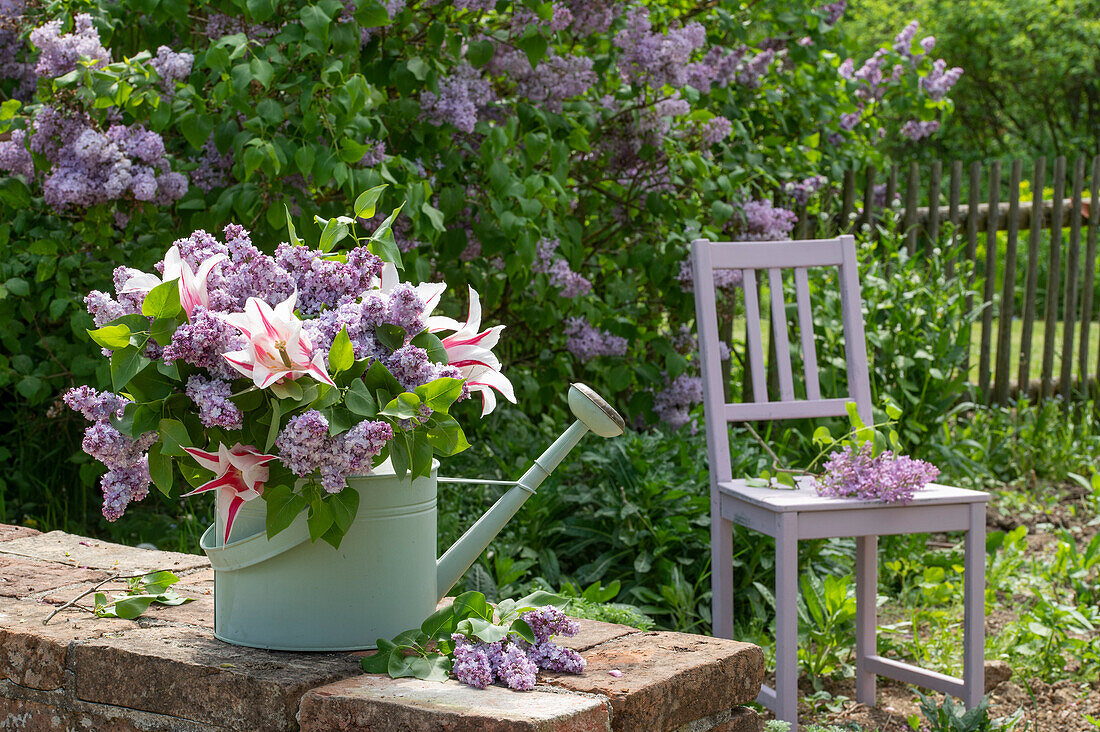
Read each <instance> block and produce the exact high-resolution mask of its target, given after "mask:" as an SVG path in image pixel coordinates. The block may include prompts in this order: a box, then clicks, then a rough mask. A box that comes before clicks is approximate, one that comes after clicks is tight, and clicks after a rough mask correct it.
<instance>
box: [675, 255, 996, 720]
mask: <svg viewBox="0 0 1100 732" xmlns="http://www.w3.org/2000/svg"><path fill="white" fill-rule="evenodd" d="M692 264H693V266H694V274H695V278H694V279H695V313H696V326H697V328H698V332H699V347H700V355H701V359H702V372H703V404H704V410H705V414H706V424H707V449H708V454H709V458H710V488H711V490H710V496H711V502H710V510H711V560H712V562H711V576H712V580H711V581H712V586H713V591H714V598H713V606H714V610H713V620H714V635H716V636H720V637H725V638H731V637H732V636H733V541H732V532H733V524H734V523H735V522H736V523H738V524H741V525H742V526H746V527H748V528H751V529H754V530H756V531H760V532H762V533H764V534H767V535H769V536H773V537H775V549H776V563H775V604H776V608H775V609H776V621H775V623H776V644H775V667H776V674H775V675H776V688H775V689H774V690H773V689H771V688H769V687H767V686H763V687H762V688H761V690H760V696H759V697H758V698H757V701H758V702H759V703H761V704H763V705H764V706H766V707H768V708H769V709H771V710H772V711H773V712H774V713H775V715H776V717H777V718H778V719H780V720H783V721H787V722H791V723H793V725H794V727H795V729H797V724H798V658H797V649H798V615H797V601H798V541H799V539H823V538H830V537H848V536H851V537H855V540H856V602H857V610H856V698H857V700H858V701H860V702H862V703H864V704H868V705H874V703H875V681H876V676H886V677H889V678H893V679H897V680H900V681H903V682H906V683H911V684H915V685H917V686H922V687H926V688H930V689H935V690H937V691H941V692H943V693H945V694H951V695H953V696H956V697H959V698H961V699H962V700H963V702H964V703H965V704H966V705H967V707H973V706H975V705H976V704H978V703H979V702H980V701H981V698H982V693H983V667H982V663H983V652H984V648H985V634H984V622H985V504H986V502H987V501H988V500H989V495H988V494H987V493H981V492H978V491H969V490H963V489H961V488H952V487H949V486H941V485H930V486H928V487H927V488H925V489H924V490H922V491H919V492H918V493H917V497H916V498H915V499H914V500H913V501H912V502H910V503H909V504H906V505H900V504H885V503H881V502H877V501H865V500H859V499H851V498H825V497H822V496H819V495H818V494H817V492H816V491H815V490H813V488H812V487H811V486H809V485H806V484H802V485H800V486H799V488H798V489H797V490H777V489H771V488H757V487H750V486H748V485H746V482H745V481H744V480H738V479H735V478H734V477H733V475H732V474H731V466H730V454H729V439H728V423H729V422H744V421H755V420H780V419H799V418H811V417H829V416H843V415H845V414H846V405H847V403H848V402H850V401H854V402H855V404H856V407H857V409H858V412H859V415H860V417H861V419H863V421H864V422H865V423H866V424H872V415H871V389H870V380H869V376H868V370H867V353H866V346H865V343H864V332H863V316H862V307H861V300H860V289H859V273H858V266H857V262H856V249H855V241H854V240H853V238H852V237H851V236H842V237H840V238H837V239H822V240H814V241H790V242H726V243H714V242H709V241H703V240H699V241H696V242H694V244H693V252H692ZM817 267H834V268H837V271H838V273H839V288H840V297H841V308H842V321H843V326H844V342H845V360H846V362H847V383H848V393H847V394H845V395H843V396H838V397H833V398H826V397H823V396H822V394H821V384H820V380H819V376H818V368H817V351H816V347H815V342H814V322H813V314H812V309H811V303H810V288H809V278H808V273H807V270H808V269H809V268H817ZM721 269H733V270H741V272H742V285H741V286H742V291H743V294H744V298H743V306H744V316H745V321H746V326H745V334H746V335H745V345H746V351H747V358H746V362H747V365H748V369H749V371H750V373H751V386H752V399H751V401H744V402H741V403H733V404H729V403H726V398H725V396H724V394H723V388H722V382H723V370H722V364H721V356H720V355H719V351H720V348H719V334H718V318H717V306H716V301H715V287H714V271H715V270H721ZM762 270H763V271H766V272H767V282H768V289H769V290H770V300H771V314H772V317H771V322H772V337H773V343H774V346H775V347H774V356H773V358H774V359H775V362H776V363H775V369H774V370H775V375H776V377H777V379H776V380H777V382H778V389H779V394H778V400H777V401H771V400H769V395H768V385H767V379H766V373H767V372H766V371H765V365H764V346H763V331H762V329H761V321H760V303H759V292H758V287H757V273H758V272H760V271H762ZM784 270H794V271H793V282H794V293H795V302H796V304H797V313H798V319H797V321H798V322H797V326H798V330H799V336H800V338H799V340H800V343H801V346H802V349H801V353H802V357H801V360H802V364H803V370H804V380H803V381H804V389H803V390H802V391H804V396H803V397H802V398H798V397H796V394H795V391H796V389H795V382H794V378H793V375H792V368H791V347H790V339H789V337H788V329H789V327H790V325H789V323H788V318H787V308H786V302H785V299H784V275H783V271H784ZM942 531H965V532H966V558H965V569H964V580H965V590H964V596H965V610H964V626H965V627H964V633H965V647H964V650H963V677H962V678H961V679H959V678H954V677H951V676H946V675H943V674H939V673H935V672H932V671H928V670H926V669H922V668H918V667H916V666H912V665H910V664H906V663H901V662H899V661H895V660H892V659H888V658H884V657H882V656H879V655H878V649H877V632H876V630H877V611H876V595H877V587H878V557H877V552H878V537H879V536H883V535H889V534H915V533H924V532H942Z"/></svg>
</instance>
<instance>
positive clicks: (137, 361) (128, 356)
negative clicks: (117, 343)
mask: <svg viewBox="0 0 1100 732" xmlns="http://www.w3.org/2000/svg"><path fill="white" fill-rule="evenodd" d="M148 365H149V359H147V358H145V356H142V355H141V349H139V348H137V347H136V346H127V347H126V348H123V349H121V350H118V351H115V352H114V353H112V354H111V385H112V386H113V387H114V390H115V391H122V389H123V388H124V387H125V386H126V385H127V384H128V383H130V379H132V378H134V377H135V376H137V375H138V374H139V373H140V372H141V371H142V369H144V368H145V367H146V366H148Z"/></svg>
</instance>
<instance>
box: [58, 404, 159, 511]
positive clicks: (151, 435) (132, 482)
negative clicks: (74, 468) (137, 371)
mask: <svg viewBox="0 0 1100 732" xmlns="http://www.w3.org/2000/svg"><path fill="white" fill-rule="evenodd" d="M63 399H64V401H65V404H66V405H68V407H69V408H70V409H73V410H75V411H77V412H80V413H81V414H83V415H84V417H85V418H86V419H87V420H88V421H90V422H92V425H91V426H90V427H88V428H87V430H85V431H84V440H83V442H82V443H81V447H83V449H84V452H86V453H87V454H88V455H90V456H92V457H93V458H95V459H96V460H98V461H99V462H101V463H103V464H104V465H105V466H106V467H107V473H106V474H105V475H104V476H103V479H102V481H101V483H100V487H101V489H102V491H103V516H104V518H106V519H107V520H108V521H116V520H117V519H118V518H119V517H120V516H121V515H122V513H123V511H125V510H126V506H128V505H129V504H130V502H131V501H140V500H142V499H143V498H145V496H147V495H149V483H150V482H151V478H150V477H149V461H148V457H147V456H146V455H145V451H146V450H148V449H149V448H150V447H151V446H152V445H153V443H155V442H156V441H157V439H158V435H157V433H156V432H146V433H144V434H142V435H141V436H139V437H138V438H137V439H131V438H130V437H127V436H126V435H124V434H122V433H121V432H119V431H118V430H117V429H115V427H114V426H113V425H112V424H111V423H110V421H109V420H110V418H111V417H112V416H121V413H122V410H123V409H124V408H125V406H126V403H127V402H126V400H124V399H122V398H120V397H118V396H115V395H114V394H111V393H108V392H97V391H96V390H95V389H92V388H90V387H87V386H80V387H76V388H74V389H70V390H69V391H67V392H65V395H64V397H63Z"/></svg>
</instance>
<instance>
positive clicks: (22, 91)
mask: <svg viewBox="0 0 1100 732" xmlns="http://www.w3.org/2000/svg"><path fill="white" fill-rule="evenodd" d="M26 7H27V2H26V0H0V79H13V80H15V81H17V82H18V83H17V84H16V86H15V89H14V90H13V94H12V96H13V98H15V99H19V100H21V101H27V100H29V99H30V98H31V96H32V95H33V94H34V87H35V74H34V66H33V65H32V64H30V63H28V62H27V61H26V60H25V56H26V44H25V43H24V42H23V38H22V37H21V25H22V21H23V12H24V11H25V10H26Z"/></svg>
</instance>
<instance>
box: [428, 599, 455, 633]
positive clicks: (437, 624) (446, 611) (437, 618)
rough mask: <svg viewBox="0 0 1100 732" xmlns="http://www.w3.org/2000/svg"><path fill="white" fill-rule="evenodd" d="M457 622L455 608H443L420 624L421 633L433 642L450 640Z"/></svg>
mask: <svg viewBox="0 0 1100 732" xmlns="http://www.w3.org/2000/svg"><path fill="white" fill-rule="evenodd" d="M457 622H458V621H457V620H455V611H454V607H453V606H450V605H449V606H447V607H441V608H439V609H438V610H436V611H435V612H434V613H432V614H431V615H429V616H428V619H427V620H425V621H424V622H423V623H421V624H420V631H421V632H422V633H424V635H426V636H428V637H429V638H431V639H432V640H435V639H437V638H450V637H451V633H453V632H454V629H455V625H456V624H457Z"/></svg>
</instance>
